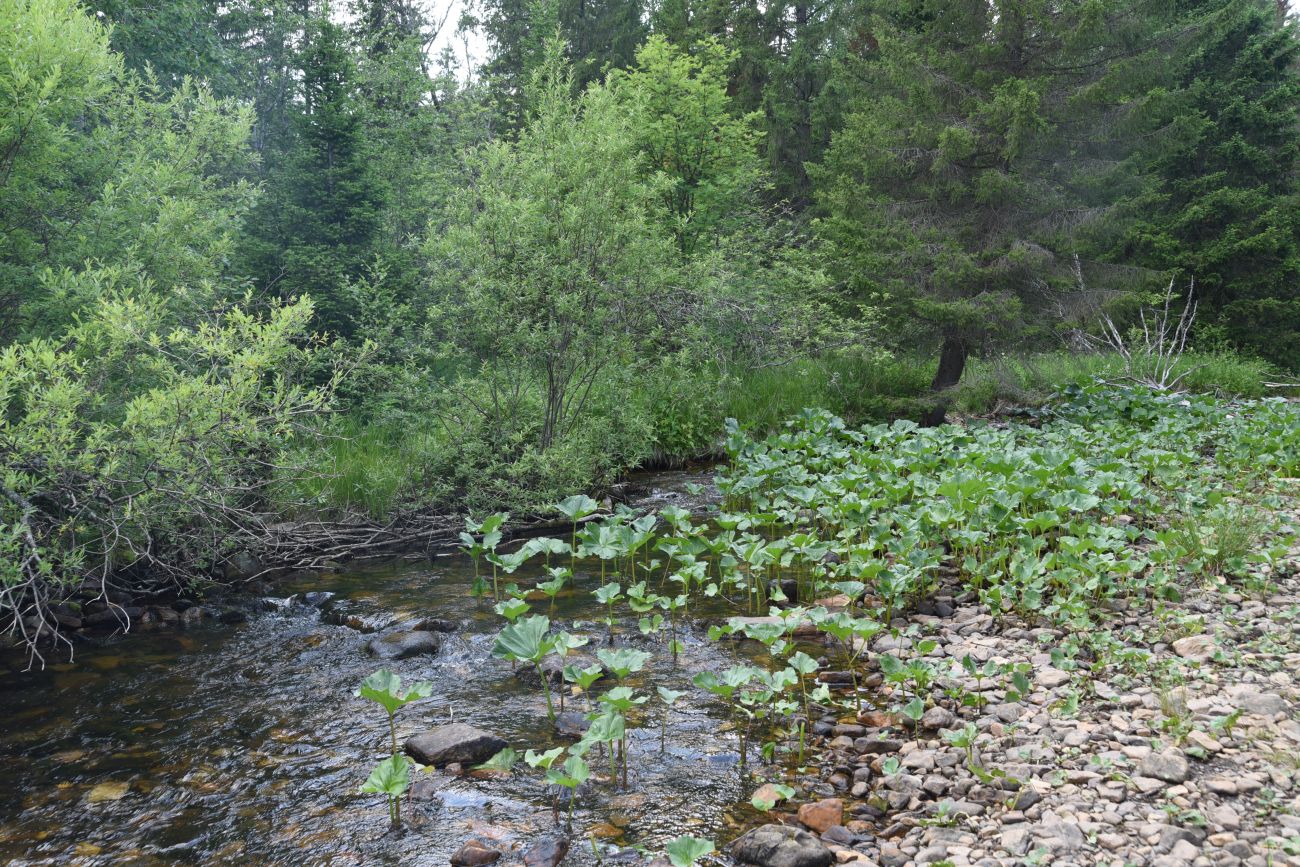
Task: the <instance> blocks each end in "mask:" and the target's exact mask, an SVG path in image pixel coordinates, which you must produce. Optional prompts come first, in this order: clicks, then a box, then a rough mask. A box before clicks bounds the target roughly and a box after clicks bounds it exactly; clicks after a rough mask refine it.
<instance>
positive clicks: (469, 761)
mask: <svg viewBox="0 0 1300 867" xmlns="http://www.w3.org/2000/svg"><path fill="white" fill-rule="evenodd" d="M505 747H506V742H505V740H504V739H503V738H501V737H499V736H497V735H494V734H492V733H491V732H485V731H483V730H482V729H478V728H475V727H474V726H472V725H466V724H465V723H452V724H451V725H445V726H438V727H437V728H434V729H430V730H429V731H427V732H424V733H422V734H418V735H414V736H412V737H410V738H407V741H406V752H407V753H408V754H409V755H410V756H411V758H413V759H415V760H416V761H417V762H419V763H420V764H422V765H432V766H433V767H435V768H441V767H446V766H447V765H450V764H453V763H459V764H462V765H477V764H481V763H483V762H486V761H487V760H488V759H490V758H492V757H493V756H494V755H496V754H497V753H498V752H500V751H501V750H503V749H505Z"/></svg>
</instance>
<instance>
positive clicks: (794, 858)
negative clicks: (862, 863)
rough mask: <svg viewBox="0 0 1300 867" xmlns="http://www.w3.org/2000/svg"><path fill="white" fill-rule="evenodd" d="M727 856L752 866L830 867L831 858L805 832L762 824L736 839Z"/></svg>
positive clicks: (821, 846) (811, 836)
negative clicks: (729, 855)
mask: <svg viewBox="0 0 1300 867" xmlns="http://www.w3.org/2000/svg"><path fill="white" fill-rule="evenodd" d="M729 849H730V852H731V856H732V857H733V858H735V859H736V860H737V861H739V862H741V863H743V864H754V865H756V867H830V865H831V864H832V863H834V861H835V855H834V854H833V853H832V852H831V850H830V849H827V848H826V846H825V845H824V844H823V843H822V842H821V841H820V840H818V839H817V838H816V837H814V836H813V835H812V834H809V833H808V832H807V831H804V830H802V829H800V828H791V827H787V826H785V825H763V826H761V827H758V828H755V829H754V830H752V831H750V832H749V833H747V834H745V835H744V836H742V837H740V838H738V839H736V840H735V841H734V842H732V844H731V846H730V847H729Z"/></svg>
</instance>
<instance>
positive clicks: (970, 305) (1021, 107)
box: [814, 0, 1159, 419]
mask: <svg viewBox="0 0 1300 867" xmlns="http://www.w3.org/2000/svg"><path fill="white" fill-rule="evenodd" d="M1150 6H1151V4H1138V6H1137V7H1136V8H1135V6H1134V4H1132V3H1130V2H1118V0H1108V2H1088V3H1084V2H1077V3H1065V4H1063V5H1060V6H1059V7H1057V6H1049V5H1048V4H1044V3H1041V2H1038V0H1025V2H1014V3H1009V4H1000V5H998V6H997V7H993V6H979V5H967V6H963V5H960V4H954V5H953V6H952V7H951V8H948V9H946V11H945V12H943V13H942V14H933V15H929V14H918V13H917V10H916V8H915V4H913V3H911V2H908V0H900V2H883V3H879V4H875V5H874V6H873V8H872V12H873V13H874V14H872V15H871V16H870V19H869V27H870V29H871V31H872V45H871V49H870V50H869V51H866V52H864V53H863V56H862V57H861V58H858V59H856V60H855V61H854V62H853V63H850V64H846V67H845V71H846V73H847V74H848V75H851V76H853V83H854V84H855V85H856V87H853V88H852V101H851V103H850V105H851V109H850V110H849V112H848V113H847V115H846V116H845V119H844V126H843V128H842V129H841V130H840V131H838V132H837V133H836V134H835V137H834V139H833V140H832V143H831V146H830V148H829V149H828V151H827V154H826V158H825V160H824V162H823V164H822V165H821V166H819V167H817V169H816V172H815V175H814V178H815V179H816V180H817V181H818V184H819V187H820V191H821V192H820V198H821V203H822V208H823V211H824V217H823V218H822V219H821V221H820V223H819V230H820V233H821V235H822V237H824V238H825V240H826V242H827V244H828V245H829V247H830V249H829V250H828V253H829V259H828V261H830V262H832V263H835V265H834V267H835V268H836V273H837V275H839V276H841V277H842V279H844V280H846V281H848V282H849V284H850V285H851V286H853V287H854V288H855V289H857V290H858V291H860V292H862V293H864V294H866V293H873V292H882V293H884V294H885V297H886V299H888V300H889V301H890V303H891V306H892V309H893V310H894V312H895V315H896V316H897V317H898V321H899V322H900V323H901V324H902V325H903V326H904V328H905V329H906V330H907V333H908V336H911V335H914V334H918V333H919V334H920V335H922V336H923V337H924V338H928V339H929V340H932V341H934V340H935V339H936V338H939V339H941V340H942V344H943V351H942V356H941V363H940V366H939V369H938V371H937V374H936V378H935V387H936V389H942V388H947V387H951V386H952V385H955V384H956V383H957V382H958V381H959V379H960V377H961V373H962V369H963V366H964V363H965V360H966V357H967V356H968V355H969V354H971V353H972V352H973V351H975V350H977V349H979V348H980V347H981V346H982V345H984V344H985V343H987V342H991V341H994V340H998V341H1003V342H1005V341H1006V340H1007V339H1008V338H1011V339H1014V340H1015V341H1016V342H1017V343H1018V344H1021V345H1024V344H1025V343H1027V342H1031V341H1034V340H1036V339H1039V340H1041V339H1042V338H1044V337H1046V336H1047V335H1048V334H1050V333H1051V330H1052V327H1053V324H1054V323H1056V322H1059V321H1060V320H1061V319H1062V318H1063V317H1064V316H1066V314H1068V313H1069V312H1070V311H1071V309H1072V308H1073V309H1077V307H1078V304H1077V300H1078V299H1076V300H1075V301H1074V302H1072V301H1071V299H1070V298H1069V294H1070V292H1071V291H1072V290H1074V289H1076V288H1078V284H1079V282H1080V278H1079V274H1080V268H1081V266H1082V263H1081V261H1080V258H1079V256H1080V253H1081V246H1080V244H1079V242H1078V238H1077V236H1076V234H1075V233H1073V232H1070V231H1058V230H1057V229H1056V227H1058V226H1060V225H1061V224H1062V223H1063V222H1065V221H1066V220H1067V217H1066V216H1065V215H1066V214H1068V213H1071V212H1075V211H1077V210H1080V209H1086V208H1105V207H1106V204H1107V202H1108V195H1109V188H1108V184H1109V183H1110V181H1109V179H1107V177H1106V176H1105V174H1104V173H1103V172H1102V171H1101V169H1100V168H1099V167H1098V165H1097V163H1096V162H1094V160H1093V159H1092V158H1091V157H1092V155H1093V154H1095V155H1096V159H1097V160H1101V161H1110V160H1113V159H1116V158H1122V156H1123V154H1124V153H1126V152H1127V151H1129V150H1131V149H1132V148H1133V146H1134V136H1133V134H1132V132H1131V131H1130V130H1128V129H1126V128H1124V127H1117V125H1116V124H1114V123H1113V122H1112V117H1113V112H1114V111H1115V110H1116V107H1117V106H1120V105H1123V106H1130V107H1136V106H1140V105H1141V104H1142V102H1143V100H1144V99H1145V98H1146V97H1147V95H1148V92H1151V93H1158V92H1159V82H1158V81H1157V82H1153V81H1152V78H1153V76H1152V74H1151V70H1152V69H1156V68H1158V64H1159V60H1158V58H1155V57H1151V56H1148V54H1147V53H1148V52H1152V51H1153V48H1152V43H1151V42H1150V39H1151V37H1152V33H1153V29H1154V30H1157V31H1158V30H1159V27H1158V26H1155V25H1153V21H1154V20H1155V19H1153V18H1152V17H1151V16H1152V10H1151V9H1150V8H1149V7H1150ZM1144 68H1145V69H1146V71H1147V74H1145V75H1143V74H1138V73H1139V71H1140V70H1143V69H1144ZM1085 155H1086V156H1085ZM936 342H937V341H936ZM941 416H942V412H941V411H940V412H939V414H938V415H937V416H935V418H936V419H937V418H940V417H941Z"/></svg>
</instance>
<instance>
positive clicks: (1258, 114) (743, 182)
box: [0, 0, 1300, 610]
mask: <svg viewBox="0 0 1300 867" xmlns="http://www.w3.org/2000/svg"><path fill="white" fill-rule="evenodd" d="M457 27H460V28H467V29H472V30H473V31H474V32H475V33H476V34H477V36H476V37H475V38H477V39H481V40H482V41H483V43H484V44H485V45H486V47H487V51H488V55H489V56H488V58H487V61H486V63H484V64H483V65H482V67H481V68H476V69H465V68H460V67H458V66H457V65H456V61H455V59H454V54H453V53H452V52H450V51H448V50H445V49H444V50H442V51H441V53H439V52H438V51H436V50H435V48H434V46H435V45H440V44H445V38H446V35H447V34H448V33H449V32H450V31H451V29H454V28H457ZM1298 48H1300V42H1298V41H1297V30H1296V25H1295V23H1294V20H1293V19H1289V18H1288V17H1287V15H1286V10H1285V8H1284V6H1282V5H1280V4H1279V3H1277V2H1275V0H1159V2H1155V0H1152V2H1147V0H1136V2H1134V0H1050V2H1049V0H1007V2H986V0H858V2H844V0H825V2H783V0H777V2H769V3H766V4H758V3H753V2H746V0H663V2H661V3H657V4H648V5H647V4H644V3H642V2H641V0H483V2H480V3H479V4H478V5H475V6H473V7H472V8H471V9H469V10H467V14H466V15H465V17H464V18H463V20H460V21H449V20H447V13H446V10H445V9H440V8H437V7H435V6H434V5H431V4H424V3H420V2H407V0H354V2H350V3H338V4H333V5H331V4H328V3H321V2H315V0H283V2H282V0H274V2H269V3H249V2H244V0H235V2H208V0H176V2H167V3H154V2H142V0H97V2H90V3H88V4H86V5H80V4H78V3H76V2H72V0H0V58H3V60H2V61H0V347H2V348H0V495H2V496H0V555H2V556H0V561H3V565H0V576H3V578H4V586H5V587H6V588H7V589H6V591H5V593H6V594H7V596H6V598H5V599H4V600H0V601H2V602H3V604H4V605H5V606H10V607H11V610H28V609H27V608H25V606H28V605H36V604H43V603H44V602H45V601H48V600H49V598H51V597H50V592H51V591H48V589H47V590H39V591H37V590H34V589H33V588H35V587H38V586H43V585H42V582H47V580H48V578H49V576H52V575H75V576H78V580H81V578H82V577H84V576H86V575H88V574H89V575H98V576H100V578H101V579H102V578H103V576H107V575H109V574H112V573H120V572H121V571H122V570H127V571H130V570H138V571H140V572H145V571H148V572H149V573H151V574H156V573H159V572H161V573H163V574H167V575H172V576H180V577H184V576H186V575H191V574H195V573H196V572H200V571H202V570H204V569H209V568H211V567H212V565H213V564H214V563H216V562H220V561H221V560H222V559H223V558H225V557H228V556H229V553H230V551H231V550H232V549H233V548H235V547H238V546H239V545H240V544H241V543H240V541H239V540H240V539H241V536H244V537H246V536H249V535H255V533H256V532H257V531H260V530H259V528H262V527H264V526H265V525H266V524H267V523H268V522H271V521H275V520H283V519H285V518H295V517H301V516H304V515H327V516H332V517H337V516H339V515H349V514H351V515H367V516H369V517H370V518H372V519H378V520H387V519H389V518H391V517H392V516H393V515H395V514H399V513H406V512H410V511H413V510H420V509H434V510H442V511H464V510H467V509H468V510H481V509H487V508H497V507H501V506H508V507H513V508H516V509H520V510H527V509H529V508H534V507H536V506H538V505H539V504H542V503H547V502H553V501H554V499H555V498H557V497H558V496H560V495H563V494H566V493H569V492H572V491H574V490H580V489H593V488H598V487H600V486H601V485H604V484H607V483H609V482H611V481H613V480H614V479H616V478H617V477H618V476H619V474H621V473H623V472H624V471H626V470H627V469H628V468H630V467H634V466H637V465H640V464H644V463H646V462H648V461H675V460H683V459H688V458H691V457H695V456H699V455H705V454H708V453H710V452H712V451H713V450H715V449H716V445H717V443H718V441H719V438H720V436H721V435H722V431H723V427H724V425H723V422H724V419H726V418H727V417H735V418H737V419H739V421H740V423H741V424H742V425H745V426H748V427H750V428H754V429H763V428H771V427H774V426H776V425H778V424H779V423H780V422H781V421H783V420H784V419H785V418H786V417H789V416H791V415H793V414H795V413H797V412H798V411H799V410H800V409H802V408H803V407H805V406H812V405H819V406H826V407H829V408H830V409H832V410H834V411H836V412H838V413H841V414H843V415H845V416H846V417H848V418H849V419H850V420H874V419H887V418H900V417H910V418H917V419H922V418H924V419H928V420H930V421H936V420H939V419H941V418H942V417H943V416H944V414H945V412H951V411H954V410H964V411H969V412H979V411H984V410H987V409H989V408H991V407H992V406H994V405H995V404H996V403H997V402H998V401H999V400H1010V401H1015V402H1019V403H1028V402H1033V401H1034V400H1035V399H1036V398H1037V399H1041V395H1044V394H1046V393H1048V392H1050V391H1051V390H1052V389H1053V388H1056V387H1059V386H1060V385H1062V384H1065V383H1066V382H1068V381H1070V380H1072V379H1077V378H1079V377H1086V376H1096V375H1116V376H1118V375H1120V373H1121V372H1122V370H1123V367H1122V359H1119V358H1118V357H1117V356H1116V355H1114V354H1113V353H1109V354H1108V353H1104V352H1100V353H1099V352H1096V351H1089V349H1088V348H1089V347H1093V348H1094V349H1095V341H1091V342H1090V341H1089V340H1088V339H1087V335H1088V334H1095V333H1096V326H1097V323H1098V321H1099V316H1101V315H1102V314H1103V313H1104V314H1105V315H1107V316H1109V317H1111V319H1112V320H1113V321H1114V322H1116V323H1118V325H1119V327H1120V329H1121V331H1123V330H1124V329H1127V328H1128V327H1129V326H1130V325H1132V324H1133V323H1134V322H1135V321H1136V320H1135V319H1134V317H1135V315H1136V311H1138V310H1139V309H1140V308H1141V307H1142V306H1143V305H1144V304H1148V303H1151V302H1152V301H1153V300H1157V301H1158V300H1159V299H1160V298H1162V297H1163V293H1164V291H1165V289H1166V288H1167V287H1169V286H1171V285H1172V286H1173V287H1174V289H1175V294H1176V295H1177V296H1179V298H1178V299H1176V301H1177V303H1178V304H1180V305H1181V304H1182V303H1183V302H1184V301H1185V300H1186V299H1187V298H1188V297H1189V296H1190V297H1191V298H1192V299H1193V300H1194V302H1195V304H1196V305H1197V315H1196V319H1195V325H1194V328H1193V330H1192V334H1191V341H1190V345H1189V347H1188V352H1187V353H1186V354H1185V357H1184V359H1183V361H1182V362H1181V363H1183V364H1185V373H1186V376H1185V378H1184V379H1182V380H1181V381H1180V384H1181V385H1183V386H1186V387H1194V388H1208V389H1217V390H1220V391H1227V392H1231V393H1243V394H1250V395H1256V396H1257V395H1258V394H1262V393H1263V391H1262V389H1263V385H1262V383H1264V382H1265V381H1267V380H1270V379H1286V378H1287V375H1288V371H1294V370H1295V368H1296V367H1297V366H1298V361H1300V250H1298V246H1297V241H1298V238H1300V233H1298V229H1300V216H1298V215H1300V208H1297V204H1298V202H1297V150H1298V147H1300V136H1297V126H1296V124H1297V108H1298V107H1300V68H1298V66H1297V49H1298ZM1193 287H1194V288H1193ZM33 594H34V595H33ZM55 595H57V593H55ZM32 610H34V609H32Z"/></svg>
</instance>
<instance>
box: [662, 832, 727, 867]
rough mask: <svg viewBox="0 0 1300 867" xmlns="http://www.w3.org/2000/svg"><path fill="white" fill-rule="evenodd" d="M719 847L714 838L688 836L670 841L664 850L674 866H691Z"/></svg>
mask: <svg viewBox="0 0 1300 867" xmlns="http://www.w3.org/2000/svg"><path fill="white" fill-rule="evenodd" d="M717 848H718V847H717V846H716V845H714V843H713V841H712V840H705V839H704V838H703V837H690V836H687V837H678V838H677V839H675V840H672V841H670V842H669V843H668V845H667V846H665V847H664V852H665V853H666V854H667V855H668V862H669V863H670V864H672V865H673V867H691V865H692V864H694V863H695V862H696V861H698V860H700V859H701V858H703V857H704V856H705V855H708V854H710V853H711V852H715V851H717Z"/></svg>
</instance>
